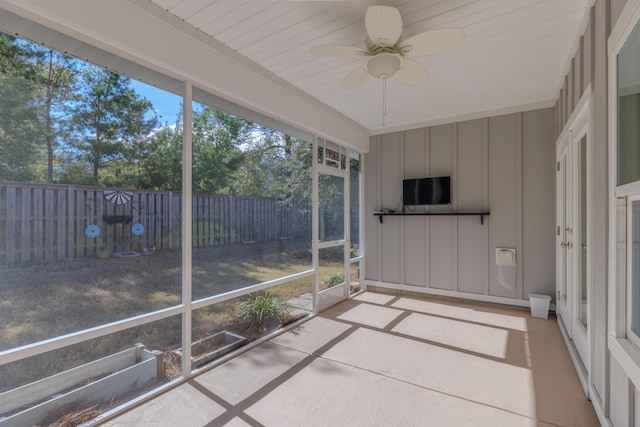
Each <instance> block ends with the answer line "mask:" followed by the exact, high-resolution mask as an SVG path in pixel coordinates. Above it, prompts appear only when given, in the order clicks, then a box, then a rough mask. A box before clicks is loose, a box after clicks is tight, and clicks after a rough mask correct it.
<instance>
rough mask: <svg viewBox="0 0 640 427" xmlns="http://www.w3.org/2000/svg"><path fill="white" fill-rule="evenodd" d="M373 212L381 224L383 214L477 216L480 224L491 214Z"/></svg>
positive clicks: (483, 212)
mask: <svg viewBox="0 0 640 427" xmlns="http://www.w3.org/2000/svg"><path fill="white" fill-rule="evenodd" d="M373 214H374V215H375V216H377V217H378V219H379V220H380V224H382V222H383V221H382V218H383V217H385V216H479V217H480V224H484V217H485V216H489V215H491V212H489V211H473V212H374V213H373Z"/></svg>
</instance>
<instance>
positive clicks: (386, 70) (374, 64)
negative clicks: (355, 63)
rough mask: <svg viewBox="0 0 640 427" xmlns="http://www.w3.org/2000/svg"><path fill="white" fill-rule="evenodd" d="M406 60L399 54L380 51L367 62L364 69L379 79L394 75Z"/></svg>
mask: <svg viewBox="0 0 640 427" xmlns="http://www.w3.org/2000/svg"><path fill="white" fill-rule="evenodd" d="M403 62H404V61H403V60H402V58H401V57H400V56H399V55H396V54H393V53H379V54H377V55H374V56H372V57H371V58H369V60H367V62H365V64H364V69H365V70H366V71H367V73H369V74H370V75H372V76H373V77H375V78H377V79H383V78H387V77H391V76H393V75H394V74H395V73H396V72H397V71H398V70H399V69H400V68H401V67H402V63H403Z"/></svg>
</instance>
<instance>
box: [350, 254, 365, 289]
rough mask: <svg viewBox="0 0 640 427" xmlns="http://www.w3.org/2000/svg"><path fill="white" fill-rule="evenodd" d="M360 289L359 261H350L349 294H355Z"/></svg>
mask: <svg viewBox="0 0 640 427" xmlns="http://www.w3.org/2000/svg"><path fill="white" fill-rule="evenodd" d="M361 290H362V281H361V280H360V261H356V262H352V263H351V265H350V267H349V295H353V294H356V293H358V292H360V291H361Z"/></svg>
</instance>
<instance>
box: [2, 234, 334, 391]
mask: <svg viewBox="0 0 640 427" xmlns="http://www.w3.org/2000/svg"><path fill="white" fill-rule="evenodd" d="M310 268H311V256H310V251H309V248H308V246H305V245H295V244H291V243H290V244H288V247H282V243H280V246H278V244H277V243H273V244H272V243H269V244H242V245H234V246H231V247H214V248H202V249H198V248H194V249H193V264H192V272H193V274H192V283H193V299H194V300H197V299H201V298H204V297H207V296H212V295H218V294H221V293H224V292H228V291H231V290H235V289H239V288H242V287H246V286H249V285H253V284H257V283H261V282H264V281H267V280H271V279H275V278H278V277H283V276H287V275H290V274H294V273H298V272H302V271H306V270H309V269H310ZM341 268H342V263H341V262H338V261H336V262H327V261H325V262H323V263H322V266H321V268H320V270H321V271H320V278H321V280H322V278H323V277H325V276H329V275H331V274H334V273H335V271H336V270H338V271H339V270H340V269H341ZM0 290H1V292H2V298H1V299H0V351H2V350H8V349H11V348H15V347H18V346H21V345H26V344H30V343H34V342H38V341H41V340H44V339H48V338H53V337H56V336H60V335H63V334H67V333H71V332H75V331H80V330H83V329H86V328H90V327H93V326H99V325H102V324H106V323H109V322H113V321H117V320H122V319H127V318H130V317H132V316H136V315H140V314H144V313H149V312H152V311H155V310H159V309H162V308H167V307H172V306H175V305H177V304H179V303H180V301H181V295H182V291H181V254H180V252H179V251H156V253H154V254H153V255H151V256H139V257H132V258H115V257H109V258H106V259H100V258H98V257H88V258H84V259H78V260H66V261H57V262H53V263H39V264H29V265H22V266H19V267H13V268H4V269H3V270H2V274H0ZM270 291H271V292H273V293H274V294H276V295H277V296H279V297H280V298H282V299H285V300H288V299H291V298H294V297H297V296H300V295H302V294H305V293H308V292H310V291H311V277H306V278H303V279H299V280H295V281H292V282H289V283H286V284H284V285H279V286H277V287H274V288H272V289H270ZM244 299H246V297H239V298H235V299H233V300H229V301H225V302H222V303H219V304H216V305H213V306H209V307H205V308H202V309H199V310H196V311H195V312H194V316H193V328H192V339H193V340H196V339H198V338H200V337H204V336H207V335H208V334H211V333H214V332H217V331H220V330H224V329H226V330H230V331H232V332H236V333H240V334H242V335H244V336H248V337H249V338H250V339H253V338H256V336H258V335H259V332H257V331H247V330H246V328H244V329H243V327H244V325H242V324H241V322H240V318H239V314H238V311H237V306H238V304H239V303H240V302H242V301H243V300H244ZM180 325H181V319H180V316H174V317H172V318H168V319H164V320H161V321H158V322H154V323H151V324H147V325H143V326H140V327H136V328H131V329H128V330H126V331H122V332H119V333H115V334H111V335H108V336H105V337H101V338H98V339H95V340H91V341H90V342H87V343H82V344H77V345H74V346H70V347H67V348H64V349H61V350H56V351H53V352H49V353H46V354H43V355H40V356H36V357H32V358H29V359H26V360H21V361H19V362H14V363H10V364H7V365H4V366H0V392H2V391H4V390H8V389H11V388H14V387H17V386H20V385H23V384H25V383H27V382H30V381H34V380H37V379H40V378H42V377H44V376H48V375H52V374H54V373H57V372H59V371H61V370H64V369H69V368H71V367H74V366H78V365H79V364H82V363H86V362H88V361H91V360H95V359H97V358H100V357H103V356H106V355H108V354H112V353H114V352H117V351H120V350H122V349H124V348H128V347H131V346H133V345H134V344H135V343H137V342H142V343H143V344H145V345H146V346H147V348H149V349H157V350H161V351H170V350H173V349H176V348H178V347H179V346H180V342H181V326H180ZM260 333H264V331H261V332H260Z"/></svg>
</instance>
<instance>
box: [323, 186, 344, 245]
mask: <svg viewBox="0 0 640 427" xmlns="http://www.w3.org/2000/svg"><path fill="white" fill-rule="evenodd" d="M318 202H319V203H318V206H319V215H318V224H319V234H318V236H319V237H320V241H321V242H326V241H331V240H343V239H344V178H343V177H340V176H334V175H323V174H321V175H320V176H319V179H318Z"/></svg>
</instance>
